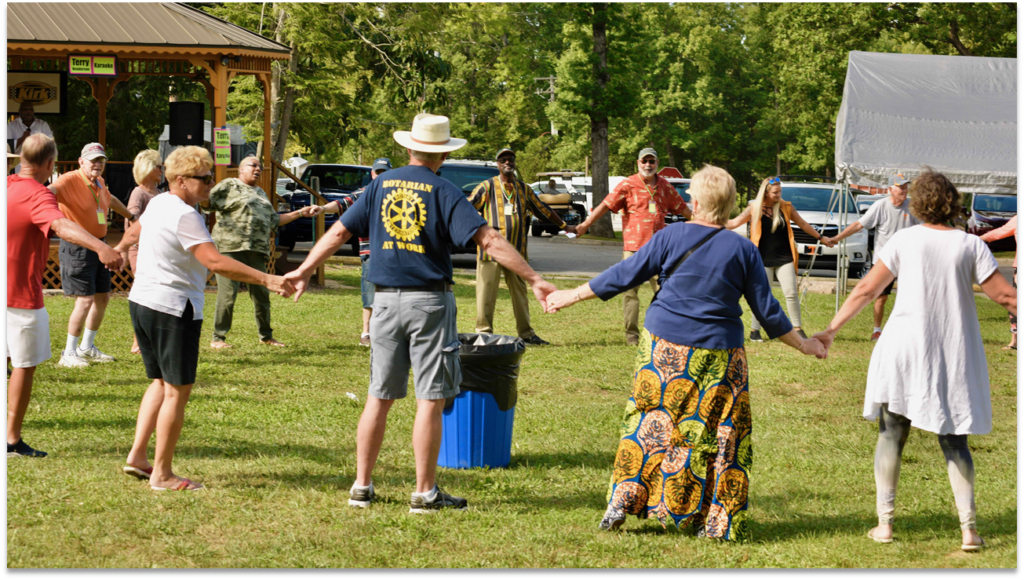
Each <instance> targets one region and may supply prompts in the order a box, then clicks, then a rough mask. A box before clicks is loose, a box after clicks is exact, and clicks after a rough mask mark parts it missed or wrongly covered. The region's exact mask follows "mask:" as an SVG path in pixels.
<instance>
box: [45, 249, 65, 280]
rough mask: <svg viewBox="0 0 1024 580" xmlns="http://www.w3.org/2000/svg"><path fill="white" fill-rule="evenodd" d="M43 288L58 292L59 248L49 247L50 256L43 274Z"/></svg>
mask: <svg viewBox="0 0 1024 580" xmlns="http://www.w3.org/2000/svg"><path fill="white" fill-rule="evenodd" d="M43 288H47V289H50V290H60V288H61V286H60V246H54V245H51V246H50V256H49V258H47V260H46V271H44V272H43Z"/></svg>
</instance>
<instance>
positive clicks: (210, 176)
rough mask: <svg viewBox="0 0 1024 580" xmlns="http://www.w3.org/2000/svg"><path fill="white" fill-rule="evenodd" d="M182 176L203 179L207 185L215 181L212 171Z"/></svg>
mask: <svg viewBox="0 0 1024 580" xmlns="http://www.w3.org/2000/svg"><path fill="white" fill-rule="evenodd" d="M182 177H187V178H189V179H198V180H199V181H202V182H203V183H205V184H206V185H210V184H211V183H213V180H214V179H215V178H214V176H213V174H212V173H208V174H206V175H183V176H182Z"/></svg>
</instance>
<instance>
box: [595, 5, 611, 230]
mask: <svg viewBox="0 0 1024 580" xmlns="http://www.w3.org/2000/svg"><path fill="white" fill-rule="evenodd" d="M593 9H594V20H593V29H594V54H595V55H596V56H597V59H595V61H594V77H595V78H596V79H597V87H598V90H597V94H595V95H594V97H593V100H592V103H593V106H592V107H591V109H590V110H591V112H590V149H591V154H592V155H593V156H594V172H593V177H592V178H591V184H592V192H593V193H592V195H593V200H594V207H597V206H598V205H600V203H601V202H602V201H604V198H605V197H606V196H607V195H608V114H607V113H606V112H605V111H606V109H605V104H604V99H605V98H606V97H605V87H606V86H607V85H608V36H607V34H606V19H607V17H608V5H607V4H602V3H595V4H594V5H593ZM590 232H591V233H592V234H594V235H595V236H600V237H604V238H613V237H615V231H614V230H613V229H612V216H611V214H607V213H606V214H605V215H603V216H601V219H599V220H597V221H596V222H594V224H593V225H592V226H591V227H590Z"/></svg>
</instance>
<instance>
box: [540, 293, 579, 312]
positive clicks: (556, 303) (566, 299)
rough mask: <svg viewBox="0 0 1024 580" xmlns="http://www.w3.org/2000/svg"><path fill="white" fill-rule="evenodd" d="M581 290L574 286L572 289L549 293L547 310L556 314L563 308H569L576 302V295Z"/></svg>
mask: <svg viewBox="0 0 1024 580" xmlns="http://www.w3.org/2000/svg"><path fill="white" fill-rule="evenodd" d="M578 292H579V290H578V289H576V288H573V289H571V290H557V291H555V292H552V293H551V294H548V309H547V310H546V312H548V313H549V314H554V313H555V312H558V311H559V310H561V309H563V308H568V307H570V306H572V305H573V304H576V295H577V294H578Z"/></svg>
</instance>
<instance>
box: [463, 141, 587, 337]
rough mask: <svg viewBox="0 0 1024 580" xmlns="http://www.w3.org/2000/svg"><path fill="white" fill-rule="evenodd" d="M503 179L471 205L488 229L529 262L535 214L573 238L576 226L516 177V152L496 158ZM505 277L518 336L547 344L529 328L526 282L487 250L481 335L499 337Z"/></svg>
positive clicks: (480, 263)
mask: <svg viewBox="0 0 1024 580" xmlns="http://www.w3.org/2000/svg"><path fill="white" fill-rule="evenodd" d="M496 159H497V162H498V177H495V178H492V179H488V180H487V181H484V182H483V183H481V184H480V185H478V186H477V187H476V189H474V190H473V193H472V194H470V196H469V202H470V203H472V204H473V207H475V208H476V210H477V211H479V212H480V213H481V215H483V217H484V219H485V220H487V225H489V226H491V227H492V228H494V229H496V230H498V231H500V232H501V233H502V235H503V236H504V237H505V239H506V240H508V242H509V243H510V244H512V247H514V248H515V249H516V251H517V252H519V253H520V255H522V256H523V259H524V260H528V259H529V258H528V257H527V254H526V239H527V236H526V233H527V230H529V229H530V221H531V219H530V218H531V215H532V214H536V215H537V217H539V218H540V219H543V220H546V221H549V222H551V223H553V224H556V225H557V226H558V227H559V228H561V229H563V230H565V231H566V232H569V233H575V232H576V227H575V226H569V225H566V223H565V221H563V220H562V218H560V217H558V214H557V213H555V211H554V210H552V209H551V208H550V207H548V206H547V205H545V204H544V202H542V201H541V200H540V198H538V197H537V194H536V193H534V191H533V190H532V189H530V186H529V185H526V184H525V183H523V181H521V180H520V179H517V178H516V154H515V152H514V151H512V150H511V149H502V150H501V151H498V155H497V156H496ZM502 274H504V275H505V283H506V284H507V285H508V290H509V294H511V296H512V312H513V314H514V315H515V317H516V331H517V333H518V334H519V338H521V339H523V340H524V341H526V344H532V345H545V344H549V343H548V342H547V341H546V340H544V339H542V338H541V337H539V336H537V333H536V332H534V330H533V327H532V326H530V299H529V295H528V294H527V292H526V282H524V281H523V279H522V278H520V277H519V276H517V275H516V274H515V273H514V272H512V271H511V270H509V269H508V268H505V267H503V266H502V265H501V264H499V263H497V262H495V261H494V260H493V259H492V258H491V257H490V256H488V255H487V253H486V252H484V251H483V250H482V249H480V248H477V253H476V331H477V332H479V333H484V334H491V333H493V332H494V304H495V302H497V300H498V285H499V284H500V283H501V276H502Z"/></svg>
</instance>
